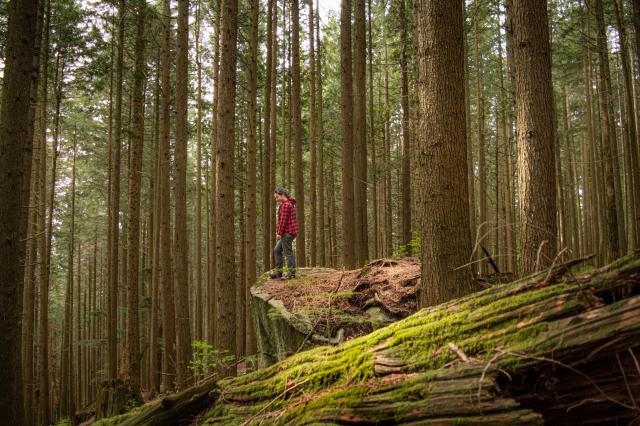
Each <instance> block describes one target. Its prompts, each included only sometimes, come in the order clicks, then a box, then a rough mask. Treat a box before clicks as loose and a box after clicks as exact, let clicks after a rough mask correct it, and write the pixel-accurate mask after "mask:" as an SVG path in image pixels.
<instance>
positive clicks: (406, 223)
mask: <svg viewBox="0 0 640 426" xmlns="http://www.w3.org/2000/svg"><path fill="white" fill-rule="evenodd" d="M398 3H399V5H400V7H399V12H398V13H399V14H400V44H401V46H400V49H401V50H400V74H401V77H400V78H401V81H402V91H401V92H402V101H401V106H402V215H401V216H400V217H401V219H402V241H401V244H402V245H404V246H406V247H407V255H408V256H411V255H413V253H411V247H410V246H409V243H410V242H411V139H410V124H409V117H410V113H409V73H408V69H407V62H408V59H407V56H408V54H407V49H408V41H407V15H406V12H405V0H398Z"/></svg>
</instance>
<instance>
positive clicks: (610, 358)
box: [204, 254, 640, 425]
mask: <svg viewBox="0 0 640 426" xmlns="http://www.w3.org/2000/svg"><path fill="white" fill-rule="evenodd" d="M572 265H573V263H567V264H563V265H558V266H555V267H554V268H553V269H551V270H549V271H543V272H541V273H539V274H536V275H533V276H529V277H526V278H524V279H522V280H519V281H516V282H513V283H510V284H506V285H497V286H494V287H491V288H488V289H486V290H484V291H481V292H479V293H476V294H473V295H470V296H467V297H464V298H461V299H457V300H453V301H451V302H448V303H446V304H443V305H440V306H435V307H430V308H426V309H423V310H421V311H419V312H417V313H416V314H414V315H412V316H409V317H407V318H405V319H403V320H401V321H398V322H396V323H393V324H391V325H389V326H387V327H384V328H381V329H378V330H375V331H374V332H372V333H370V334H369V335H366V336H363V337H360V338H356V339H353V340H349V341H347V342H345V343H343V344H342V345H340V346H337V347H331V346H324V347H317V348H313V349H311V350H309V351H306V352H301V353H298V354H296V355H293V356H291V357H289V358H287V359H285V360H282V361H280V362H278V363H276V364H274V365H272V366H269V367H268V368H265V369H261V370H257V371H254V372H251V373H249V374H246V375H244V376H240V377H236V378H231V379H226V380H223V381H221V382H220V383H219V389H221V393H220V396H219V398H218V399H217V400H216V402H215V403H214V404H213V406H212V408H211V409H210V410H209V412H208V413H207V415H206V417H205V419H204V422H205V423H206V424H288V423H290V424H312V423H318V422H321V423H337V424H371V423H384V424H411V423H415V424H417V423H419V424H429V425H445V424H454V423H455V424H465V425H473V424H477V425H488V424H492V425H512V424H530V425H540V424H568V425H572V424H575V425H579V424H627V423H629V422H631V421H632V420H634V419H638V418H639V417H640V408H638V405H637V403H636V402H637V401H640V364H639V363H638V360H637V357H638V356H640V355H637V354H638V350H639V349H640V258H639V257H638V255H637V254H636V255H634V256H631V257H627V258H624V259H621V260H618V261H616V262H614V263H613V264H611V265H609V266H608V267H605V268H601V269H598V270H594V271H591V272H589V273H584V274H581V275H575V274H574V273H573V272H572V270H571V266H572ZM423 280H424V278H423Z"/></svg>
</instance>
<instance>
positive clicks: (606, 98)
mask: <svg viewBox="0 0 640 426" xmlns="http://www.w3.org/2000/svg"><path fill="white" fill-rule="evenodd" d="M595 15H596V28H597V37H596V40H597V46H598V65H599V71H600V79H599V82H598V83H599V84H598V86H599V87H598V94H599V101H600V119H601V127H602V149H603V151H604V152H603V154H604V155H603V159H604V183H605V194H604V195H605V210H604V211H605V218H606V219H605V220H606V225H607V233H608V238H607V239H606V248H605V250H606V252H607V255H606V256H607V260H612V259H615V258H617V257H618V256H619V255H620V252H621V247H620V236H619V235H618V203H617V201H616V184H615V180H616V179H618V177H617V176H616V175H615V169H614V165H613V162H614V161H617V159H616V158H615V155H614V154H615V151H616V135H615V129H614V126H613V123H612V122H611V117H612V112H611V108H612V105H611V91H610V88H611V73H610V70H609V58H608V48H607V38H606V28H605V22H604V12H603V9H602V0H595Z"/></svg>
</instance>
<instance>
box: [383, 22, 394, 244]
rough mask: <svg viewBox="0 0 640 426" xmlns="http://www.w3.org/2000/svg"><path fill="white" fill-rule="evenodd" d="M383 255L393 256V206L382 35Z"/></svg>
mask: <svg viewBox="0 0 640 426" xmlns="http://www.w3.org/2000/svg"><path fill="white" fill-rule="evenodd" d="M384 39H385V40H384V144H383V145H384V147H383V153H382V157H383V163H384V164H385V167H384V207H383V210H384V248H385V250H384V255H385V256H387V257H391V256H393V208H392V207H393V206H392V202H391V200H392V196H391V194H392V193H391V170H392V167H391V103H390V102H389V49H388V45H387V41H386V33H385V36H384Z"/></svg>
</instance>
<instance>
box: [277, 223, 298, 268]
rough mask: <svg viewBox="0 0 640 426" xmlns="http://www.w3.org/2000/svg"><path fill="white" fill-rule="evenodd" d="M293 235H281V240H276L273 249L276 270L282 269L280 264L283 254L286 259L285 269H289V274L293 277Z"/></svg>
mask: <svg viewBox="0 0 640 426" xmlns="http://www.w3.org/2000/svg"><path fill="white" fill-rule="evenodd" d="M295 237H296V236H295V235H291V234H287V233H286V232H285V233H284V234H283V235H282V238H280V239H279V240H278V243H277V244H276V247H275V248H274V249H273V252H274V254H275V259H276V269H282V264H283V262H284V259H283V258H282V255H283V254H284V255H285V256H286V257H287V268H288V269H289V274H290V275H294V274H295V272H296V259H295V257H293V247H292V245H293V239H294V238H295Z"/></svg>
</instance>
